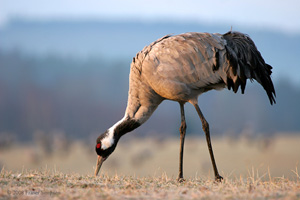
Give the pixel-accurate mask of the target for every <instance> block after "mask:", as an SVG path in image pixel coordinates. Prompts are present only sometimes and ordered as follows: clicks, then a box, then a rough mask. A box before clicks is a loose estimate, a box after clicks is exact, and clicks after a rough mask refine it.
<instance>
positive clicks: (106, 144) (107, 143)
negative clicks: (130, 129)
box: [101, 115, 127, 150]
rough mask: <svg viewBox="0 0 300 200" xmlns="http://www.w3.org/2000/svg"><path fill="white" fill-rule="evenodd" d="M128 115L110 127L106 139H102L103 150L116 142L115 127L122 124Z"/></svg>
mask: <svg viewBox="0 0 300 200" xmlns="http://www.w3.org/2000/svg"><path fill="white" fill-rule="evenodd" d="M126 117H127V116H126V115H125V116H124V117H123V118H122V119H121V120H120V121H118V122H117V123H115V124H114V125H113V126H112V127H111V128H109V129H108V131H107V132H108V134H107V136H106V137H105V138H104V139H102V141H101V144H102V146H101V148H102V149H103V150H105V149H108V148H109V147H111V146H112V145H113V144H114V142H115V140H114V133H115V129H116V127H117V126H118V125H120V124H121V123H122V122H123V121H125V119H126Z"/></svg>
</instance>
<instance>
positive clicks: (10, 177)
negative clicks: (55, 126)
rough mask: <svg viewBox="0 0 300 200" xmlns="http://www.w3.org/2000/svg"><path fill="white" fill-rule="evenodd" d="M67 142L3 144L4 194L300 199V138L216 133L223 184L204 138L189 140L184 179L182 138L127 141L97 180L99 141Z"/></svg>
mask: <svg viewBox="0 0 300 200" xmlns="http://www.w3.org/2000/svg"><path fill="white" fill-rule="evenodd" d="M64 144H65V145H59V144H56V143H55V142H54V143H52V144H51V145H52V146H53V145H54V147H52V148H50V149H51V150H49V149H48V148H46V149H45V148H43V147H45V144H44V145H41V144H38V143H37V144H34V145H32V144H31V145H26V144H23V145H20V144H18V145H17V144H12V145H11V146H9V147H7V148H5V149H1V150H0V163H1V165H2V167H1V168H2V170H1V172H0V199H7V198H18V199H32V198H36V199H40V198H41V197H42V198H43V199H52V198H56V199H300V176H299V173H298V162H299V160H300V145H299V144H300V136H295V135H287V134H286V135H284V134H279V135H278V136H275V137H273V138H254V139H253V138H252V139H251V138H247V137H240V138H213V139H212V144H213V148H214V151H215V157H216V161H217V165H218V168H219V171H220V174H221V175H222V176H223V177H224V181H223V182H222V183H216V182H214V179H213V176H212V167H211V163H210V159H209V154H208V150H207V147H206V142H205V141H204V140H202V139H198V138H188V139H187V140H186V146H185V152H184V177H185V179H186V181H185V182H183V183H178V182H177V181H176V178H177V173H178V156H179V139H176V138H174V139H169V140H154V139H139V140H138V139H134V138H133V139H130V138H129V139H127V140H121V141H120V144H119V145H118V147H117V149H116V151H115V152H114V153H113V154H112V155H111V157H110V158H109V159H108V160H107V161H105V163H104V165H103V167H102V169H101V172H100V176H98V177H96V178H95V177H94V176H93V172H94V166H95V163H96V154H95V152H94V147H93V146H92V145H87V144H85V143H83V142H71V143H70V144H68V145H66V143H64ZM62 146H63V147H65V146H68V148H63V147H62ZM91 146H92V147H91Z"/></svg>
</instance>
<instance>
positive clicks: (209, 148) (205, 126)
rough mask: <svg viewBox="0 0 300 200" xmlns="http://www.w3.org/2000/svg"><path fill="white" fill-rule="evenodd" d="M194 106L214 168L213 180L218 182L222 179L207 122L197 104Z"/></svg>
mask: <svg viewBox="0 0 300 200" xmlns="http://www.w3.org/2000/svg"><path fill="white" fill-rule="evenodd" d="M194 107H195V108H196V110H197V113H198V115H199V117H200V119H201V122H202V128H203V131H204V132H205V136H206V141H207V146H208V150H209V154H210V158H211V162H212V165H213V168H214V173H215V180H216V181H218V182H220V181H221V180H222V179H223V177H222V176H220V174H219V172H218V169H217V165H216V161H215V157H214V153H213V149H212V146H211V141H210V133H209V124H208V122H207V121H206V119H205V118H204V116H203V114H202V112H201V110H200V108H199V106H198V104H194Z"/></svg>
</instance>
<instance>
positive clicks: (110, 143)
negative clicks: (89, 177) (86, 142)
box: [95, 130, 118, 176]
mask: <svg viewBox="0 0 300 200" xmlns="http://www.w3.org/2000/svg"><path fill="white" fill-rule="evenodd" d="M117 142H118V138H115V136H114V134H113V133H112V132H111V131H109V130H107V131H106V132H105V133H103V134H102V135H100V136H99V137H98V138H97V143H96V148H95V150H96V152H97V154H98V159H97V165H96V170H95V176H97V175H98V173H99V170H100V168H101V166H102V164H103V162H104V161H105V160H106V159H107V158H108V157H109V155H110V154H111V153H112V152H113V151H114V150H115V148H116V146H117Z"/></svg>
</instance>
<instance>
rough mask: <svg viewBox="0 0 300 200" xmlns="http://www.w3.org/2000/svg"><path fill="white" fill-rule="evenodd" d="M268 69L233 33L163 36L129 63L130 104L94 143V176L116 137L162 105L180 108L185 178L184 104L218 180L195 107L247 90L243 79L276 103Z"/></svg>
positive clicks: (252, 45) (251, 44)
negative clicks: (205, 97)
mask: <svg viewBox="0 0 300 200" xmlns="http://www.w3.org/2000/svg"><path fill="white" fill-rule="evenodd" d="M271 74H272V66H271V65H269V64H267V63H266V62H265V61H264V59H263V57H262V56H261V53H260V52H259V51H258V49H257V47H256V45H255V43H254V42H253V40H252V39H251V38H250V36H249V35H247V34H244V33H240V32H237V31H229V32H227V33H225V34H220V33H199V32H187V33H182V34H178V35H166V36H164V37H162V38H160V39H158V40H156V41H154V42H152V43H151V44H150V45H148V46H146V47H144V48H143V50H142V51H140V52H138V53H137V54H136V56H135V57H134V58H133V60H132V62H131V65H130V73H129V91H128V101H127V107H126V110H125V115H124V117H123V118H122V119H121V120H120V121H118V122H117V123H115V124H114V125H113V126H112V127H110V128H109V129H107V130H106V131H105V132H104V133H103V134H101V135H100V136H99V137H98V138H97V140H96V147H95V150H96V152H97V155H98V158H97V163H96V168H95V176H97V175H98V173H99V170H100V168H101V166H102V164H103V162H104V161H105V160H106V159H107V158H108V157H109V156H110V155H111V154H112V153H113V152H114V150H115V149H116V146H117V144H118V142H119V140H120V138H121V137H122V136H123V135H124V134H126V133H128V132H131V131H133V130H134V129H136V128H138V127H139V126H141V125H142V124H143V123H145V122H146V121H147V120H148V119H149V117H150V116H151V115H152V113H153V112H154V111H155V110H156V108H157V107H158V106H159V104H160V103H161V102H162V101H164V100H171V101H176V102H178V103H179V106H180V116H181V124H180V128H179V132H180V149H179V172H178V178H177V180H178V181H184V179H183V150H184V140H185V135H186V128H187V126H186V120H185V111H184V105H185V103H190V104H192V105H193V106H194V107H195V109H196V111H197V114H198V116H199V117H200V120H201V122H202V129H203V131H204V133H205V136H206V141H207V146H208V151H209V154H210V158H211V163H212V167H213V170H214V175H215V180H216V181H222V179H223V177H222V176H220V174H219V172H218V169H217V165H216V161H215V158H214V153H213V148H212V144H211V138H210V129H209V123H208V122H207V120H206V119H205V117H204V115H203V113H202V111H201V109H200V107H199V105H198V97H199V95H201V94H203V93H205V92H208V91H210V90H222V89H224V88H227V89H228V90H233V92H235V93H236V92H237V91H238V89H239V88H240V89H241V93H242V94H243V93H244V91H245V87H246V83H247V80H248V79H249V80H250V81H251V82H253V80H255V81H257V82H258V83H259V84H260V85H261V86H262V87H263V89H264V90H265V91H266V94H267V96H268V98H269V101H270V104H271V105H273V103H276V101H275V97H276V93H275V89H274V85H273V82H272V79H271Z"/></svg>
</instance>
